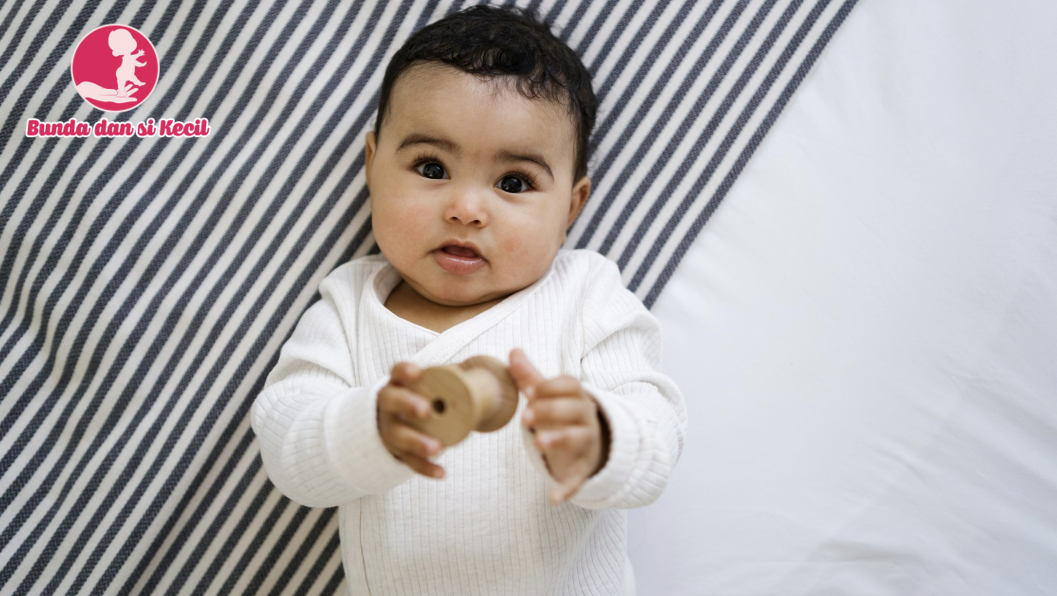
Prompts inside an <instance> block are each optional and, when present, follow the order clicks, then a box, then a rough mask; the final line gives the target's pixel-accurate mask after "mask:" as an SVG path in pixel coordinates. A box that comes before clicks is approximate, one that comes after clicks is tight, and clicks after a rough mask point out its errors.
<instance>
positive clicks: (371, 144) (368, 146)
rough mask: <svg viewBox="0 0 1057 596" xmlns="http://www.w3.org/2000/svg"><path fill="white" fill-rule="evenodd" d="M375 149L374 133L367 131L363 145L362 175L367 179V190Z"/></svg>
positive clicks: (375, 138) (375, 139)
mask: <svg viewBox="0 0 1057 596" xmlns="http://www.w3.org/2000/svg"><path fill="white" fill-rule="evenodd" d="M376 148H377V137H375V134H374V131H373V130H369V131H367V137H366V138H365V139H364V143H363V165H364V175H365V176H366V178H367V186H368V188H369V187H370V186H371V164H372V163H373V162H374V150H375V149H376Z"/></svg>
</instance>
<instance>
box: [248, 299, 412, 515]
mask: <svg viewBox="0 0 1057 596" xmlns="http://www.w3.org/2000/svg"><path fill="white" fill-rule="evenodd" d="M344 286H346V284H345V283H342V282H340V281H336V280H333V279H331V278H327V279H326V280H324V281H323V283H322V284H321V285H320V294H321V296H322V298H321V299H320V300H319V302H317V303H316V304H314V305H312V307H311V308H309V309H308V311H306V312H305V314H304V316H303V317H302V318H301V320H300V321H299V322H298V324H297V328H296V329H295V330H294V333H293V335H292V336H291V337H290V339H289V340H288V341H287V342H286V344H284V345H283V349H282V353H281V355H280V357H279V362H278V363H277V364H276V366H275V368H274V369H273V370H272V372H271V374H270V375H269V376H268V380H267V383H266V384H265V388H264V390H263V391H262V392H261V394H260V396H258V398H257V400H256V402H255V403H254V406H253V412H252V417H251V423H252V425H253V429H254V431H255V432H256V433H257V436H258V437H259V439H260V447H261V457H262V458H263V460H264V466H265V469H266V470H267V471H268V476H269V477H270V478H271V479H272V482H274V483H275V485H276V487H277V488H278V489H279V490H280V491H282V492H283V494H285V495H286V496H288V497H290V498H291V499H293V500H294V501H296V502H298V503H301V504H304V505H309V506H323V507H330V506H335V505H339V504H342V503H347V502H349V501H352V500H355V499H357V498H360V497H362V496H364V495H367V494H377V493H381V492H385V491H387V490H389V489H391V488H393V487H395V486H396V485H398V484H400V483H401V482H404V481H405V480H407V479H408V478H410V477H411V476H413V474H414V472H412V471H411V469H410V468H408V467H407V466H405V465H403V464H402V463H400V462H399V461H398V460H396V458H394V457H393V456H392V455H391V454H390V453H389V451H388V450H387V449H386V447H385V445H384V444H383V443H382V440H381V438H380V437H379V433H378V426H377V400H376V395H377V394H378V392H379V390H381V389H382V387H384V386H385V385H386V384H387V381H388V379H385V378H383V379H381V380H380V381H379V382H378V383H375V384H374V385H373V386H361V384H360V383H359V382H358V379H357V378H356V375H355V372H354V370H353V366H352V354H353V353H354V351H353V350H352V346H351V345H350V344H351V341H352V338H351V337H349V333H348V332H347V331H346V330H347V329H354V328H355V327H354V326H353V325H349V324H347V323H348V321H347V320H346V318H347V317H349V316H351V315H350V314H349V313H348V311H349V310H350V309H349V308H348V307H344V308H342V307H340V306H339V305H340V304H341V303H342V301H343V297H342V296H341V294H340V288H341V287H344ZM344 299H346V300H347V297H345V298H344Z"/></svg>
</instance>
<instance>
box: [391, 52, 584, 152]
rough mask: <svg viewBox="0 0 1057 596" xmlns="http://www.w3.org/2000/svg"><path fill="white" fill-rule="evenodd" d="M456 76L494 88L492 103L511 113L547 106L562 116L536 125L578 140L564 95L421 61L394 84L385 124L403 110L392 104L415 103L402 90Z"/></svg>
mask: <svg viewBox="0 0 1057 596" xmlns="http://www.w3.org/2000/svg"><path fill="white" fill-rule="evenodd" d="M453 73H455V74H457V75H462V76H467V77H473V78H475V79H476V80H478V81H480V82H482V83H485V84H486V85H487V86H488V87H490V88H491V94H490V98H491V100H492V101H494V102H497V103H498V104H500V106H501V107H502V109H504V110H508V111H511V112H514V111H533V108H534V107H537V108H538V107H544V108H546V109H548V110H549V111H553V113H555V114H559V115H560V116H561V117H560V118H545V119H539V120H538V121H537V126H538V127H540V128H544V127H549V128H552V129H553V134H556V135H558V134H566V133H569V132H571V133H572V134H573V135H574V137H575V135H576V130H577V122H576V114H575V112H574V111H573V110H572V107H571V103H570V102H569V100H568V99H567V98H565V97H562V96H555V97H552V96H549V95H545V94H542V93H538V92H537V93H533V92H532V90H531V89H530V87H529V83H528V82H526V81H525V80H522V79H519V78H518V77H516V76H514V75H488V76H485V75H479V74H473V73H469V72H466V71H463V70H461V69H459V68H456V67H454V66H450V65H447V64H444V63H442V62H419V63H416V64H415V65H413V66H411V67H410V68H408V69H407V70H405V71H404V72H403V73H401V74H400V76H399V78H397V80H396V81H395V82H394V83H393V89H394V90H393V93H392V96H393V97H392V99H391V103H390V105H389V106H387V110H386V111H387V112H389V114H384V115H380V117H382V118H383V121H382V124H383V125H384V124H386V120H387V119H390V118H398V117H400V115H401V114H400V110H393V109H392V108H393V106H392V103H396V102H398V101H400V99H404V100H411V101H414V99H413V98H410V97H403V98H401V96H402V95H406V94H404V93H401V91H411V88H414V87H417V86H419V85H421V86H424V87H426V88H432V87H433V86H434V85H435V84H436V81H437V79H438V77H445V76H451V75H452V74H453ZM423 115H424V116H426V117H430V116H432V117H433V118H436V119H440V118H443V117H444V115H443V113H440V112H426V113H425V114H418V116H420V117H421V116H423Z"/></svg>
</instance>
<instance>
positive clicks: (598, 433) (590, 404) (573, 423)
mask: <svg viewBox="0 0 1057 596" xmlns="http://www.w3.org/2000/svg"><path fill="white" fill-rule="evenodd" d="M510 375H511V376H512V377H513V378H514V381H515V382H516V383H517V385H518V389H520V390H521V392H522V393H524V394H525V398H526V400H527V401H528V405H527V406H526V407H525V412H524V413H523V414H522V415H521V421H522V424H523V425H524V426H525V428H527V429H528V430H529V432H530V433H531V434H532V435H534V436H533V442H534V444H535V446H536V449H538V450H539V452H540V454H541V455H542V456H543V461H544V462H545V463H546V466H547V471H548V472H549V473H550V475H551V477H552V478H554V480H555V481H556V482H557V483H558V485H557V486H556V487H554V489H553V490H551V494H550V500H551V502H552V503H554V504H558V503H561V502H563V501H565V500H566V499H568V498H569V497H571V496H572V495H573V494H575V493H576V491H577V490H579V488H580V486H581V485H583V483H584V482H585V481H586V480H587V479H588V478H590V477H591V476H593V475H594V474H596V473H597V472H598V471H599V470H600V469H601V468H602V465H603V464H605V462H606V458H607V455H608V454H609V426H608V424H607V423H606V421H605V419H604V418H603V417H602V415H601V413H600V412H599V410H598V404H597V403H595V401H594V399H592V398H591V396H590V395H588V394H587V392H586V391H585V390H584V388H583V385H581V384H580V381H579V380H577V379H576V378H574V377H570V376H560V377H555V378H553V379H546V378H544V377H543V376H542V375H541V374H540V373H539V371H537V370H536V367H535V366H533V365H532V363H531V362H529V360H528V357H527V356H525V353H524V352H523V351H522V350H521V349H516V350H514V351H513V352H511V353H510Z"/></svg>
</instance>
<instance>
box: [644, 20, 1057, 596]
mask: <svg viewBox="0 0 1057 596" xmlns="http://www.w3.org/2000/svg"><path fill="white" fill-rule="evenodd" d="M1054 24H1057V3H1053V2H1043V1H1023V2H1010V3H1005V2H998V1H991V2H985V1H982V0H981V1H978V2H953V1H952V2H920V1H917V0H898V1H896V0H872V1H871V0H863V1H862V2H860V3H859V5H858V6H857V7H856V8H855V10H853V11H852V13H851V15H850V16H849V18H848V20H847V22H846V23H845V24H844V25H843V27H842V28H841V29H840V30H839V31H838V32H837V34H836V36H835V38H834V39H833V41H832V42H831V43H830V45H829V47H828V48H827V49H826V51H825V52H824V53H823V55H822V57H821V58H820V59H819V61H818V62H817V63H816V65H815V67H814V70H813V71H812V72H811V73H810V75H809V76H808V78H807V79H806V80H805V81H804V83H803V85H802V86H801V88H800V90H799V91H798V92H797V94H796V95H795V96H794V97H793V99H792V101H791V102H790V104H789V105H788V106H787V108H786V110H785V112H784V113H783V115H782V116H781V118H780V119H779V120H778V122H777V124H776V125H775V127H774V129H773V130H772V131H771V133H770V134H769V135H768V136H767V137H766V139H765V141H764V143H763V144H762V146H761V147H760V148H759V150H758V151H757V153H756V155H755V157H754V158H753V159H752V161H751V162H750V164H749V166H748V167H747V169H746V171H745V172H744V174H743V175H742V177H741V178H740V179H739V180H738V182H737V184H736V185H735V186H734V188H733V190H732V191H731V193H730V195H728V197H727V198H726V200H725V202H724V203H723V204H722V205H721V206H720V208H719V210H718V211H717V213H716V214H715V216H714V217H713V218H712V220H711V221H710V222H709V223H708V224H707V225H706V226H705V229H704V231H703V232H702V234H701V235H700V236H699V237H698V239H697V240H696V241H695V243H694V245H693V247H692V248H691V250H690V252H689V254H688V255H687V256H686V258H685V260H684V261H683V262H682V264H681V265H680V267H679V269H678V271H677V272H676V275H675V276H674V278H673V280H672V281H671V282H670V284H669V285H668V286H667V288H666V289H665V291H664V293H663V294H662V295H661V298H660V300H659V301H658V303H657V304H656V306H655V308H654V311H655V313H656V314H657V316H658V317H659V318H660V319H661V322H662V324H663V325H664V328H665V332H666V334H667V336H666V343H665V349H666V366H667V368H668V370H669V372H670V373H671V374H672V375H673V376H674V377H675V378H676V380H677V381H678V382H679V383H680V385H681V386H682V388H683V390H684V392H685V394H686V397H687V404H688V408H689V413H690V431H689V437H688V441H687V443H686V446H685V451H684V453H683V457H682V460H681V461H680V464H679V466H678V467H677V469H676V473H675V475H674V476H673V478H672V480H671V483H670V485H669V487H668V490H667V492H666V493H665V495H664V496H663V497H662V498H661V500H660V501H658V503H656V504H654V505H652V506H650V507H648V508H645V509H643V510H638V511H634V512H632V513H631V515H630V527H631V529H630V536H629V540H630V546H629V551H630V554H631V558H632V560H633V562H634V564H635V567H636V573H637V576H638V586H639V593H640V594H644V595H653V594H673V595H680V594H685V595H699V594H716V595H730V596H737V595H750V594H751V595H764V594H766V595H771V594H782V595H792V594H842V595H845V594H846V595H856V596H860V595H872V594H900V595H905V594H945V595H967V594H988V595H1001V596H1006V595H1020V594H1057V191H1055V190H1054V189H1055V188H1057V66H1055V65H1057V38H1055V37H1054V36H1053V28H1054Z"/></svg>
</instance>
